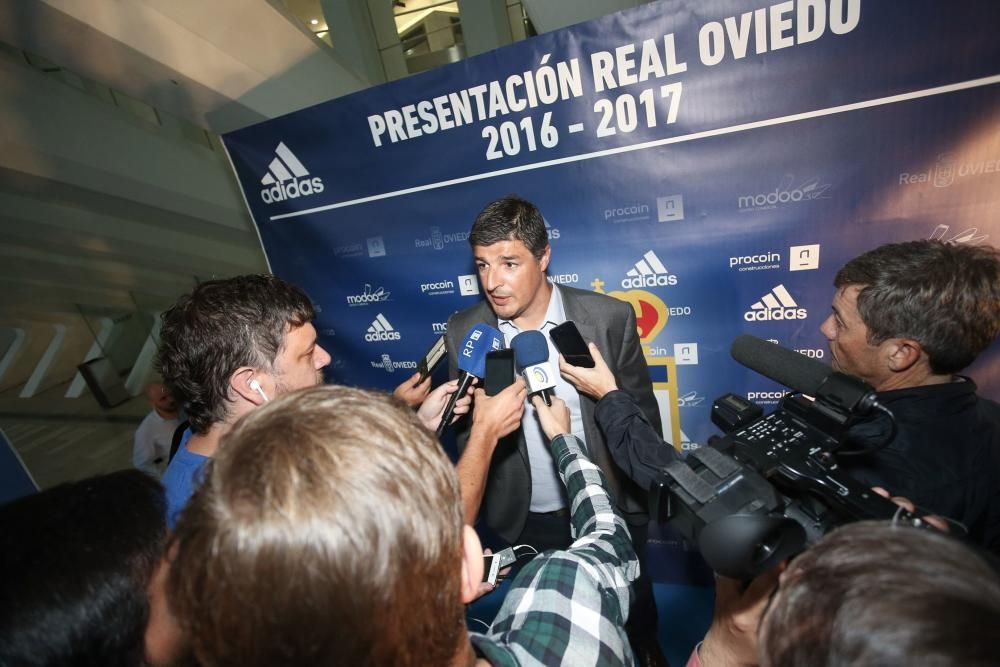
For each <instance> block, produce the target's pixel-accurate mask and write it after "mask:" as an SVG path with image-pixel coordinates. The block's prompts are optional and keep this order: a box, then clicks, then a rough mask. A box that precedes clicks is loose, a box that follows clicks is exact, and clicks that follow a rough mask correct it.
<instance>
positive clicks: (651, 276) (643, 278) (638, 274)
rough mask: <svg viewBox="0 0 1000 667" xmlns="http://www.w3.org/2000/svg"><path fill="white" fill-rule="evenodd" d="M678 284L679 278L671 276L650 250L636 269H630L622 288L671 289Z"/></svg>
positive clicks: (636, 264)
mask: <svg viewBox="0 0 1000 667" xmlns="http://www.w3.org/2000/svg"><path fill="white" fill-rule="evenodd" d="M676 284H677V276H674V275H671V274H670V272H669V271H667V267H665V266H663V262H661V261H660V258H659V257H657V256H656V253H655V252H653V251H652V250H650V251H649V252H647V253H646V254H645V255H643V256H642V259H640V260H639V261H638V262H636V263H635V268H634V269H630V270H629V272H628V273H626V274H625V278H624V279H623V280H622V287H624V288H626V289H635V288H638V287H670V286H672V285H676Z"/></svg>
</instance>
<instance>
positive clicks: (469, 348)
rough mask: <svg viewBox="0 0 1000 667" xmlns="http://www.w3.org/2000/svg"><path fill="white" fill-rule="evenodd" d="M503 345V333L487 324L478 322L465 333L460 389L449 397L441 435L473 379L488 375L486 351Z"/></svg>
mask: <svg viewBox="0 0 1000 667" xmlns="http://www.w3.org/2000/svg"><path fill="white" fill-rule="evenodd" d="M502 347H503V335H502V334H501V333H500V332H499V331H497V330H496V329H494V328H493V327H491V326H489V325H487V324H477V325H475V326H474V327H472V328H471V329H469V331H468V333H466V334H465V339H464V340H463V341H462V347H461V349H460V350H458V389H457V390H456V391H455V393H454V394H452V395H451V398H449V399H448V404H447V405H446V406H445V409H444V413H442V415H441V423H440V424H438V427H437V434H438V435H439V436H440V435H441V433H442V432H444V427H445V426H447V425H448V422H450V421H451V418H452V417H454V416H455V404H456V403H458V401H459V400H460V399H461V398H462V397H463V396H465V394H466V393H468V391H469V386H470V385H471V384H472V381H473V380H476V379H482V378H483V377H484V376H485V375H486V353H487V352H492V351H494V350H499V349H501V348H502Z"/></svg>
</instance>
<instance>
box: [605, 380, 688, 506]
mask: <svg viewBox="0 0 1000 667" xmlns="http://www.w3.org/2000/svg"><path fill="white" fill-rule="evenodd" d="M594 419H595V420H596V421H597V425H598V426H600V427H601V431H602V432H603V433H604V437H605V439H606V441H607V443H608V451H609V452H611V457H612V458H613V459H614V461H615V464H616V465H617V466H618V467H619V468H621V469H622V471H623V472H624V473H625V474H626V475H628V477H629V478H630V479H631V480H632V481H634V482H635V483H636V484H638V485H639V486H641V487H642V488H644V489H648V488H649V486H650V483H651V482H652V481H653V478H654V477H655V476H656V473H657V472H658V471H659V470H660V468H662V467H663V466H665V465H668V464H670V463H672V462H674V461H676V460H677V459H678V458H679V456H678V454H677V450H676V449H674V448H673V447H671V446H670V445H669V444H668V443H666V442H664V440H663V438H661V437H660V434H659V433H658V432H657V430H656V429H655V428H654V427H653V426H652V425H651V424H650V423H649V420H648V419H647V418H646V416H645V414H644V413H643V411H642V409H641V408H640V407H639V404H638V403H637V402H636V400H635V399H634V398H633V397H632V396H631V395H629V394H628V393H627V392H625V391H612V392H609V393H608V394H606V395H605V396H604V398H602V399H601V400H600V401H598V403H597V408H596V409H595V410H594Z"/></svg>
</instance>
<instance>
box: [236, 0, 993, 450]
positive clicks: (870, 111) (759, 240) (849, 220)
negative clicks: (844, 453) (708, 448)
mask: <svg viewBox="0 0 1000 667" xmlns="http://www.w3.org/2000/svg"><path fill="white" fill-rule="evenodd" d="M997 25H1000V4H998V3H996V2H992V1H982V2H975V1H966V2H960V3H943V2H940V1H939V0H910V1H908V2H906V3H898V2H879V1H875V0H798V1H796V2H791V1H789V2H780V3H776V4H770V5H768V4H763V3H760V4H758V3H752V2H738V1H735V0H705V1H704V2H698V3H691V2H683V1H680V0H673V1H671V0H664V1H663V2H657V3H652V4H648V5H643V6H641V7H638V8H636V9H634V10H630V11H626V12H621V13H618V14H614V15H611V16H608V17H605V18H602V19H599V20H596V21H592V22H590V23H585V24H581V25H577V26H573V27H571V28H567V29H564V30H560V31H556V32H553V33H549V34H546V35H542V36H539V37H535V38H532V39H529V40H527V41H524V42H520V43H517V44H514V45H512V46H509V47H506V48H503V49H499V50H497V51H494V52H490V53H487V54H484V55H482V56H478V57H475V58H471V59H468V60H465V61H462V62H459V63H456V64H454V65H449V66H447V67H442V68H440V69H437V70H434V71H431V72H427V73H425V74H421V75H418V76H413V77H409V78H407V79H404V80H401V81H397V82H394V83H390V84H386V85H383V86H379V87H376V88H372V89H370V90H366V91H363V92H360V93H357V94H354V95H350V96H348V97H344V98H342V99H338V100H333V101H331V102H328V103H325V104H320V105H317V106H315V107H311V108H308V109H305V110H302V111H299V112H296V113H293V114H289V115H287V116H284V117H281V118H277V119H274V120H271V121H267V122H265V123H261V124H259V125H256V126H253V127H249V128H246V129H244V130H240V131H238V132H233V133H231V134H229V135H227V136H226V137H225V138H224V140H225V145H226V147H227V149H228V151H229V154H230V156H231V159H232V163H233V166H234V168H235V170H236V174H237V176H238V178H239V181H240V183H241V185H242V188H243V191H244V194H245V196H246V200H247V202H248V205H249V207H250V211H251V213H252V215H253V218H254V220H255V221H256V224H257V226H258V229H259V231H260V236H261V239H262V242H263V244H264V248H265V250H266V252H267V255H268V258H269V261H270V264H271V267H272V270H273V271H274V272H275V273H276V274H278V275H280V276H283V277H285V278H287V279H289V280H291V281H293V282H295V283H298V284H299V285H302V286H303V287H304V288H305V289H306V290H307V291H308V293H309V294H310V296H311V297H312V298H313V300H314V301H315V302H316V304H317V306H318V309H319V315H318V329H319V330H320V335H321V341H322V344H323V345H325V346H326V347H327V348H328V349H329V350H330V352H331V353H332V354H333V357H334V360H335V361H334V363H333V365H332V366H331V368H330V369H329V371H328V378H329V379H330V380H333V381H337V382H343V383H347V384H354V385H362V386H371V387H381V388H391V387H393V386H395V385H396V384H398V383H399V382H400V381H402V380H403V379H404V377H406V376H408V375H409V374H410V373H412V371H413V369H414V368H415V366H416V362H417V360H418V359H419V358H420V357H421V356H422V354H423V353H424V351H425V350H426V348H428V347H429V346H430V344H431V343H432V341H433V340H434V338H435V337H436V336H437V335H439V334H441V333H442V332H443V330H444V327H445V324H444V323H445V321H446V319H447V317H448V315H449V314H450V313H451V312H453V311H455V310H458V309H461V308H465V307H467V306H469V305H471V304H472V303H474V302H475V301H476V300H477V299H480V298H482V296H481V294H480V292H479V285H478V280H477V277H476V275H475V267H474V265H473V262H472V257H471V253H470V251H469V247H468V244H467V241H466V239H467V235H468V231H469V227H470V225H471V223H472V220H473V219H474V217H475V215H476V214H477V213H478V211H479V210H480V209H481V208H482V207H483V205H484V204H486V203H487V202H489V201H492V200H494V199H496V198H498V197H500V196H503V195H506V194H509V193H517V194H519V195H521V196H523V197H525V198H527V199H530V200H532V201H533V202H535V203H536V204H537V205H538V206H539V207H540V209H541V210H542V212H543V214H544V215H545V217H546V221H547V225H548V226H549V234H550V239H551V243H552V248H553V252H552V265H551V268H550V275H551V277H552V279H553V280H555V281H556V282H559V283H563V284H568V285H573V286H576V287H582V288H584V289H593V290H597V291H601V292H606V293H608V294H611V295H612V296H615V297H618V298H620V299H623V300H625V301H627V302H629V303H631V304H632V305H633V307H634V308H635V311H636V314H637V317H638V324H639V331H640V334H641V338H642V343H643V345H644V349H645V353H646V357H647V359H648V361H649V363H650V365H651V368H652V371H653V375H654V381H655V383H656V389H657V395H658V398H659V399H660V406H661V410H662V413H663V417H664V424H665V432H666V435H667V437H668V439H669V440H670V441H671V442H672V443H674V445H675V446H678V447H682V448H689V447H692V446H697V443H704V442H705V441H706V440H707V438H708V437H709V436H710V435H712V434H714V433H715V432H716V431H715V429H714V427H713V426H712V425H711V423H710V422H709V410H710V406H711V402H712V400H713V399H714V398H715V397H717V396H719V395H721V394H724V393H727V392H738V393H742V394H744V395H746V396H747V397H749V398H750V399H752V400H755V401H757V402H758V403H761V404H764V405H765V406H767V405H771V404H774V403H775V402H776V401H777V398H778V397H779V396H780V392H781V390H782V388H781V387H779V386H778V385H776V384H775V383H773V382H770V381H768V380H766V379H765V378H762V377H760V376H758V375H756V374H754V373H752V372H750V371H747V370H745V369H743V368H741V367H740V366H738V365H737V364H736V363H735V362H733V361H732V360H731V359H730V357H729V354H728V349H729V345H730V343H731V341H732V340H733V338H734V337H735V336H736V335H737V334H739V333H743V332H746V333H751V334H754V335H757V336H761V337H764V338H769V339H772V340H774V341H777V342H779V343H781V344H783V345H785V346H787V347H791V348H793V349H796V350H798V351H800V352H801V353H802V354H805V355H807V356H809V357H813V358H816V359H819V360H821V361H828V360H829V352H828V351H827V348H826V342H825V339H824V338H823V336H822V335H821V334H820V332H819V325H820V324H821V322H822V321H823V320H824V318H826V316H827V314H828V313H829V312H830V299H831V296H832V278H833V275H834V273H835V272H836V270H837V269H838V268H839V267H840V266H841V265H842V264H843V263H844V261H846V260H847V259H849V258H851V257H852V256H854V255H857V254H859V253H860V252H863V251H865V250H867V249H870V248H872V247H874V246H876V245H878V244H880V243H884V242H888V241H895V240H905V239H913V238H927V237H932V238H941V239H946V240H952V241H955V242H961V243H995V242H996V239H997V237H998V233H1000V227H998V225H1000V222H998V220H1000V216H998V211H1000V86H998V83H1000V40H998V39H996V36H995V33H994V30H993V28H994V27H995V26H997ZM969 372H970V374H971V375H973V376H974V377H975V378H976V379H977V381H978V382H979V384H980V387H981V388H982V392H983V393H984V394H985V395H988V396H992V397H993V398H998V397H1000V349H998V347H997V345H996V344H994V346H993V348H991V350H990V351H989V352H988V353H987V354H985V355H983V356H982V357H981V358H980V359H979V361H978V362H977V363H976V365H975V366H974V367H973V368H972V369H971V370H970V371H969Z"/></svg>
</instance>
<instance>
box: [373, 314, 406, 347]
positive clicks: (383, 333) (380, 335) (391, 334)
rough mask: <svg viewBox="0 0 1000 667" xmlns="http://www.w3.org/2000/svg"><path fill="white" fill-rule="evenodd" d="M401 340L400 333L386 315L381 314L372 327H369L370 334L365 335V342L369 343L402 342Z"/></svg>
mask: <svg viewBox="0 0 1000 667" xmlns="http://www.w3.org/2000/svg"><path fill="white" fill-rule="evenodd" d="M400 338H401V336H400V335H399V332H398V331H396V330H395V329H393V328H392V325H391V324H389V320H387V319H385V315H383V314H382V313H379V314H378V315H377V316H376V317H375V319H374V321H372V323H371V326H369V327H368V333H366V334H365V340H366V341H368V342H369V343H376V342H378V341H384V340H400Z"/></svg>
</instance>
